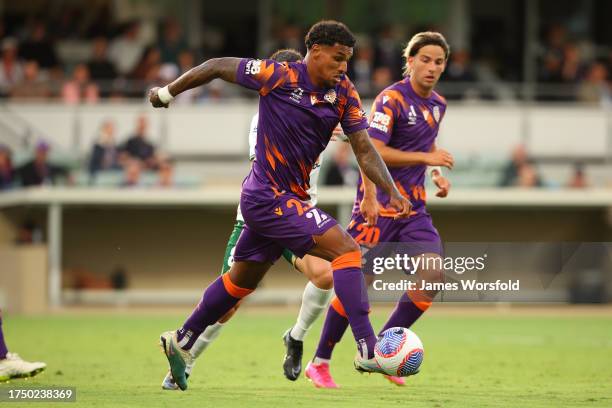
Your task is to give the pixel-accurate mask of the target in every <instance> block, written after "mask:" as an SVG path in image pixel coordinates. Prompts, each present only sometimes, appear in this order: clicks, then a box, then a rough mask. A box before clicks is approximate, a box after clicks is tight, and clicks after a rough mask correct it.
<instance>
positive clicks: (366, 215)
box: [359, 197, 379, 227]
mask: <svg viewBox="0 0 612 408" xmlns="http://www.w3.org/2000/svg"><path fill="white" fill-rule="evenodd" d="M378 210H379V204H378V200H376V197H372V198H366V197H364V198H363V200H361V203H359V211H360V212H361V215H362V216H363V219H364V220H366V223H367V225H368V226H369V227H372V226H374V225H376V223H377V222H378Z"/></svg>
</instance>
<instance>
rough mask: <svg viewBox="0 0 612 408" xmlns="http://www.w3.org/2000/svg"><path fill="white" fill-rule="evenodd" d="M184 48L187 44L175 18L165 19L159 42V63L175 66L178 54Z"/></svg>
mask: <svg viewBox="0 0 612 408" xmlns="http://www.w3.org/2000/svg"><path fill="white" fill-rule="evenodd" d="M186 48H187V42H186V41H185V38H184V37H183V33H182V30H181V26H180V25H179V23H178V21H176V19H175V18H169V19H167V20H166V22H165V24H164V27H163V32H162V37H161V39H160V42H159V50H160V51H161V61H162V62H170V63H173V64H176V63H177V61H178V58H179V54H180V52H181V51H182V50H184V49H186Z"/></svg>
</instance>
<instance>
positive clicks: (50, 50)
mask: <svg viewBox="0 0 612 408" xmlns="http://www.w3.org/2000/svg"><path fill="white" fill-rule="evenodd" d="M19 55H20V56H21V58H22V59H24V60H34V61H36V62H37V63H38V66H39V67H40V68H41V69H43V70H51V69H53V68H57V67H58V66H59V60H58V58H57V54H56V52H55V44H53V42H52V41H51V40H50V39H49V36H48V35H47V26H46V25H45V23H44V22H42V21H35V22H34V23H33V25H32V28H31V31H30V35H29V37H28V38H27V39H26V40H25V41H24V42H23V43H22V44H21V46H20V47H19Z"/></svg>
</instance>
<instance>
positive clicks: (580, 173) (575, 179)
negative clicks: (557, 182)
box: [567, 164, 589, 188]
mask: <svg viewBox="0 0 612 408" xmlns="http://www.w3.org/2000/svg"><path fill="white" fill-rule="evenodd" d="M567 186H568V187H569V188H587V187H588V186H589V181H588V180H587V177H586V174H585V172H584V166H583V165H582V164H576V165H575V166H574V172H573V173H572V176H571V177H570V179H569V180H568V182H567Z"/></svg>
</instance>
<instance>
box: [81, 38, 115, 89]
mask: <svg viewBox="0 0 612 408" xmlns="http://www.w3.org/2000/svg"><path fill="white" fill-rule="evenodd" d="M107 51H108V42H107V41H106V38H104V37H98V38H96V39H95V40H94V42H93V55H92V58H91V60H90V61H89V62H88V63H87V69H89V75H90V77H91V79H92V80H94V81H96V82H97V84H98V87H99V88H100V91H101V94H102V96H108V95H109V94H110V90H111V81H112V80H113V79H115V77H117V70H116V69H115V66H114V65H113V63H112V62H111V61H110V60H109V59H108V55H107Z"/></svg>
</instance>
